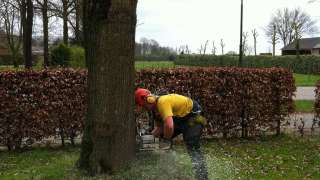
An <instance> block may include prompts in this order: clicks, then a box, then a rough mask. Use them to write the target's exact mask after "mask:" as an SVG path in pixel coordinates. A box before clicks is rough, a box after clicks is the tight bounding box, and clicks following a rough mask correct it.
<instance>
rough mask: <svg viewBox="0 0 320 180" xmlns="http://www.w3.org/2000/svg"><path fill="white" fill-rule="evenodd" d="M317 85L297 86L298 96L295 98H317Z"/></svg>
mask: <svg viewBox="0 0 320 180" xmlns="http://www.w3.org/2000/svg"><path fill="white" fill-rule="evenodd" d="M315 89H316V87H297V91H296V97H294V98H293V99H294V100H315V92H314V90H315Z"/></svg>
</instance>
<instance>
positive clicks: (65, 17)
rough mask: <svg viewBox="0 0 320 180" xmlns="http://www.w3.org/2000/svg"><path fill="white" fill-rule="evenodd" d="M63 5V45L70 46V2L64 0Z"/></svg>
mask: <svg viewBox="0 0 320 180" xmlns="http://www.w3.org/2000/svg"><path fill="white" fill-rule="evenodd" d="M62 5H63V15H62V19H63V43H64V44H66V45H67V44H68V40H69V34H68V1H67V0H62Z"/></svg>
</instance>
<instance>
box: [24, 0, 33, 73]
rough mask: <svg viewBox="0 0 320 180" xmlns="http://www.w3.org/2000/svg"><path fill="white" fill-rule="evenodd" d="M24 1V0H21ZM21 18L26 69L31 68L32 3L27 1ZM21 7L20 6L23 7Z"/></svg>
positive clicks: (29, 0) (30, 0)
mask: <svg viewBox="0 0 320 180" xmlns="http://www.w3.org/2000/svg"><path fill="white" fill-rule="evenodd" d="M23 1H24V0H23ZM23 5H25V7H22V8H25V9H24V10H22V12H23V16H25V17H22V21H23V22H24V23H23V25H24V27H23V51H24V52H23V55H24V60H25V67H26V68H27V69H29V68H31V67H32V25H33V3H32V0H27V2H26V3H23ZM23 5H22V6H23Z"/></svg>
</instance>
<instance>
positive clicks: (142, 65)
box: [135, 61, 175, 70]
mask: <svg viewBox="0 0 320 180" xmlns="http://www.w3.org/2000/svg"><path fill="white" fill-rule="evenodd" d="M135 67H136V69H137V70H139V69H146V68H174V67H175V65H174V62H173V61H155V62H153V61H136V62H135Z"/></svg>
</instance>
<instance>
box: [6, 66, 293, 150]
mask: <svg viewBox="0 0 320 180" xmlns="http://www.w3.org/2000/svg"><path fill="white" fill-rule="evenodd" d="M135 83H136V87H138V86H141V85H143V87H146V88H148V89H150V90H151V91H153V92H159V89H161V90H162V92H163V91H166V92H170V93H179V94H183V95H188V96H190V97H192V98H193V99H195V100H198V101H199V102H200V104H201V105H202V106H203V109H204V115H205V116H206V117H207V118H208V120H209V123H208V126H207V127H206V130H205V134H206V135H217V134H218V135H219V134H223V135H224V136H225V137H227V136H233V135H237V134H238V133H239V131H241V132H242V133H243V135H244V136H254V135H257V134H259V132H260V131H261V130H269V131H275V130H279V127H280V126H279V125H280V122H281V121H282V120H283V118H284V116H286V115H288V113H289V112H292V111H293V100H292V95H293V92H294V91H295V86H294V80H293V76H292V73H291V72H290V71H288V70H286V69H281V68H271V69H249V68H179V69H150V70H142V71H139V72H137V73H136V81H135ZM86 85H87V71H85V70H73V69H57V70H42V71H39V72H35V71H17V72H11V71H6V72H0V144H4V145H7V146H8V148H9V149H14V148H18V147H20V144H21V141H22V140H23V139H32V140H41V139H42V138H47V137H52V136H56V135H59V136H60V137H61V138H62V139H65V138H69V139H71V140H72V139H73V138H74V137H75V136H76V135H77V134H80V133H82V131H83V121H84V118H85V113H86V109H87V105H86V92H87V91H86V89H87V87H86Z"/></svg>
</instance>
